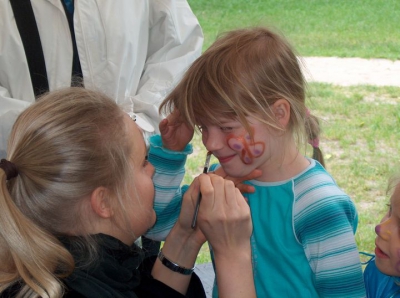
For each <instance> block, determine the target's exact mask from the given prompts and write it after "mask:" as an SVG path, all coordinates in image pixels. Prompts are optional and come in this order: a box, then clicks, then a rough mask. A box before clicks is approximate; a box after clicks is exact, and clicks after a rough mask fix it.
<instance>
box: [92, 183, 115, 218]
mask: <svg viewBox="0 0 400 298" xmlns="http://www.w3.org/2000/svg"><path fill="white" fill-rule="evenodd" d="M90 205H91V206H92V209H93V211H94V212H95V213H96V214H97V215H98V216H100V217H102V218H110V217H111V216H113V214H114V211H113V210H112V208H111V204H110V195H109V191H108V190H107V188H105V187H103V186H100V187H97V188H96V189H95V190H94V191H93V192H92V194H91V195H90Z"/></svg>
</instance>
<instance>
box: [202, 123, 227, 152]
mask: <svg viewBox="0 0 400 298" xmlns="http://www.w3.org/2000/svg"><path fill="white" fill-rule="evenodd" d="M202 140H203V144H204V146H205V147H206V149H207V150H208V151H211V152H213V151H217V150H220V149H222V148H223V147H224V146H225V142H226V140H225V135H224V134H223V133H221V131H220V129H219V128H210V129H207V131H203V132H202Z"/></svg>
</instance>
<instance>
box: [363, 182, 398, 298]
mask: <svg viewBox="0 0 400 298" xmlns="http://www.w3.org/2000/svg"><path fill="white" fill-rule="evenodd" d="M399 181H400V180H399V178H398V177H397V178H396V179H392V180H391V181H390V183H389V188H388V189H389V190H390V191H393V193H392V196H391V198H390V204H389V211H388V213H387V214H386V215H385V216H384V217H383V218H382V220H381V222H380V224H378V225H377V226H376V227H375V232H376V235H377V236H376V240H375V245H376V247H375V257H374V258H373V259H371V260H370V261H369V262H368V265H367V267H366V268H365V270H364V281H365V287H366V290H367V297H368V298H378V297H379V298H391V297H400V235H399V226H400V208H399V207H400V183H399Z"/></svg>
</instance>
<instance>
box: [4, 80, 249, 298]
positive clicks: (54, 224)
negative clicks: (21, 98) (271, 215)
mask: <svg viewBox="0 0 400 298" xmlns="http://www.w3.org/2000/svg"><path fill="white" fill-rule="evenodd" d="M164 139H166V138H165V137H164ZM167 143H168V142H167ZM150 146H151V145H150ZM168 149H170V148H168V147H163V146H161V147H157V148H151V152H152V154H151V155H152V158H154V159H156V158H160V159H165V160H166V161H167V159H166V158H167V157H168V156H169V157H170V158H171V160H172V161H171V162H170V164H174V165H175V167H176V169H177V172H179V171H180V170H181V169H182V167H183V166H184V162H185V159H186V154H187V151H190V150H189V149H188V148H185V150H182V152H172V151H170V150H168ZM182 149H183V148H182ZM153 174H154V167H153V166H152V165H151V163H149V161H148V160H147V149H146V145H145V142H144V140H143V136H142V132H141V130H140V128H139V127H138V126H137V125H136V123H135V122H134V121H132V119H131V118H130V117H129V116H128V114H126V113H124V112H123V111H122V110H121V109H120V108H119V107H118V106H117V105H116V103H115V102H114V101H113V100H111V99H109V98H108V97H105V96H104V95H102V94H100V93H96V92H93V91H88V90H85V89H80V88H71V89H67V90H61V91H57V92H54V93H50V94H48V95H46V96H44V97H43V98H41V99H39V100H38V101H37V102H36V103H35V104H33V105H32V106H30V107H29V108H28V109H27V110H25V111H24V112H23V113H22V114H21V115H20V116H19V118H18V120H17V121H16V123H15V125H14V127H13V130H12V133H11V137H10V139H9V144H8V157H7V160H6V159H3V160H1V163H0V182H1V186H0V226H1V229H0V264H1V265H0V296H1V297H51V298H53V297H62V296H64V297H185V296H187V297H205V294H204V290H203V288H202V285H201V283H200V280H199V279H198V278H197V276H196V275H194V274H193V264H194V262H195V260H196V256H197V254H198V252H199V249H200V247H201V246H202V244H203V243H204V242H205V240H206V239H205V236H206V237H207V238H208V241H210V243H212V245H213V246H215V247H217V250H218V254H217V256H216V258H217V259H218V262H219V264H221V266H222V271H220V272H217V275H218V276H219V277H218V278H219V279H222V280H223V281H224V284H225V285H227V286H226V287H225V286H224V287H223V289H222V294H223V295H226V296H229V297H235V295H242V297H243V295H244V296H246V297H248V296H249V297H254V296H255V291H254V287H253V285H252V282H251V281H252V279H253V276H252V270H251V249H250V235H251V230H252V226H251V221H250V211H249V208H248V206H247V204H246V203H245V201H244V198H243V196H241V194H240V192H239V190H238V189H236V188H235V187H234V185H233V184H232V183H231V182H229V181H225V180H224V179H222V178H221V177H218V176H216V175H201V176H200V177H199V178H198V179H196V180H195V182H194V183H193V184H192V186H191V187H190V188H189V190H188V192H187V194H186V195H185V197H184V199H183V202H182V212H181V214H180V216H179V218H178V221H177V222H176V224H175V225H174V226H173V228H172V230H171V232H170V233H169V235H168V236H167V238H166V240H165V243H164V246H163V248H162V250H161V251H160V254H159V256H158V258H157V259H155V258H153V259H146V260H143V252H142V251H141V249H140V248H139V247H138V246H136V245H135V243H134V242H135V240H136V239H137V238H138V237H140V236H141V235H143V234H144V233H145V232H146V231H147V230H148V229H149V228H151V227H152V226H153V225H154V223H155V221H156V214H155V212H154V210H153V201H154V185H153V181H152V176H153ZM199 190H201V192H202V193H203V201H202V206H201V208H200V211H199V218H198V219H199V221H198V227H199V228H197V229H195V230H193V229H192V228H191V220H192V217H193V210H194V205H195V202H196V198H197V195H198V192H199ZM214 198H215V199H216V200H214ZM227 198H229V200H227ZM221 214H224V216H225V218H227V219H228V221H223V220H221ZM226 252H227V253H226ZM233 262H238V266H239V267H238V268H240V267H243V268H245V270H246V273H245V274H244V275H243V276H242V275H241V274H240V273H241V271H239V270H237V269H236V270H235V268H234V269H232V268H231V267H230V266H229V265H230V264H231V263H233ZM246 268H247V269H246ZM232 270H233V273H234V276H232V275H231V272H232ZM228 273H229V274H228ZM246 276H247V279H248V282H246V284H241V283H239V278H240V280H242V279H243V278H246ZM232 278H236V282H235V283H234V284H230V285H229V284H228V282H226V281H227V280H232Z"/></svg>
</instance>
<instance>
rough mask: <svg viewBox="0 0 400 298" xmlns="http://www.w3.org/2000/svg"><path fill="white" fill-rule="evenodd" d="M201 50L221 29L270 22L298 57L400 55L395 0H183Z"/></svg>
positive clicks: (399, 4) (399, 12) (398, 14)
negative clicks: (200, 32) (194, 21)
mask: <svg viewBox="0 0 400 298" xmlns="http://www.w3.org/2000/svg"><path fill="white" fill-rule="evenodd" d="M189 3H190V6H191V7H192V9H193V12H194V13H195V14H196V16H197V18H198V19H199V22H200V24H201V26H202V28H203V31H204V36H205V43H204V49H206V48H208V47H209V45H210V44H211V43H212V42H213V41H214V40H215V38H216V36H217V35H218V34H219V33H221V32H224V31H227V30H230V29H234V28H239V27H248V26H258V25H263V26H273V27H276V28H279V30H280V31H281V32H282V33H283V34H284V35H285V36H286V37H287V38H288V39H289V40H290V41H291V42H292V44H293V45H294V46H295V47H296V49H297V51H298V53H299V54H300V55H301V56H326V57H331V56H338V57H360V58H387V59H393V60H396V59H400V52H399V48H400V34H399V33H398V32H399V31H398V23H399V20H400V1H398V0H336V1H333V0H189Z"/></svg>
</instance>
